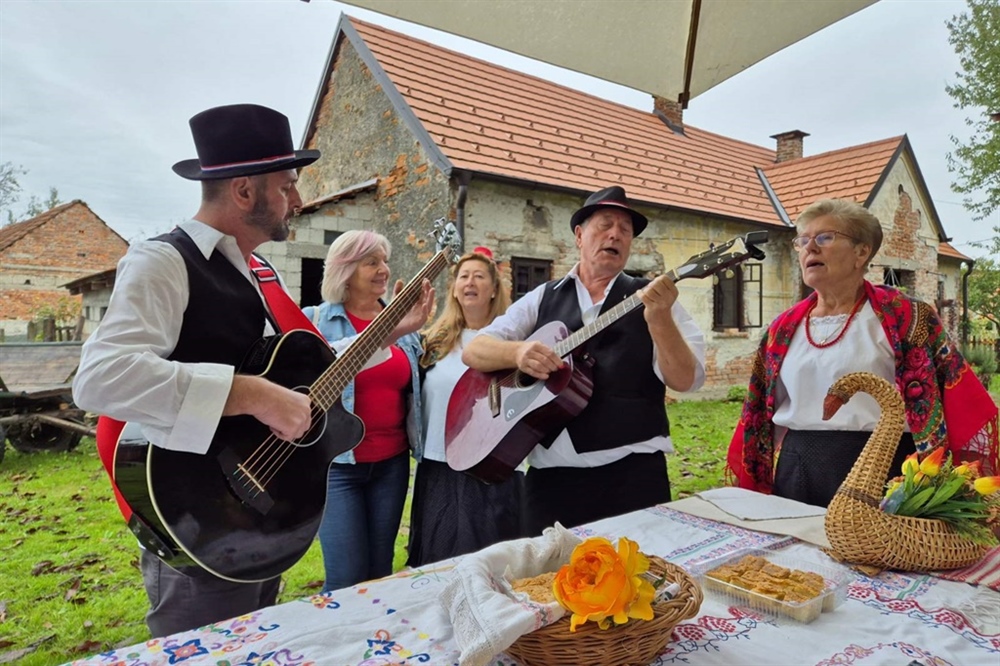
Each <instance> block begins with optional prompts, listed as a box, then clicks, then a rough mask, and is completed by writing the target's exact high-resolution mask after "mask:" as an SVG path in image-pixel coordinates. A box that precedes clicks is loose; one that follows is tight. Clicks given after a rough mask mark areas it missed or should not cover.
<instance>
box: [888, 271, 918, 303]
mask: <svg viewBox="0 0 1000 666" xmlns="http://www.w3.org/2000/svg"><path fill="white" fill-rule="evenodd" d="M882 282H884V283H885V284H887V285H889V286H890V287H896V288H897V289H899V290H900V291H901V292H903V293H904V294H910V295H911V296H912V295H913V294H914V293H915V292H916V288H917V274H916V273H915V272H914V271H904V270H901V269H897V268H892V267H891V266H886V267H885V268H883V269H882Z"/></svg>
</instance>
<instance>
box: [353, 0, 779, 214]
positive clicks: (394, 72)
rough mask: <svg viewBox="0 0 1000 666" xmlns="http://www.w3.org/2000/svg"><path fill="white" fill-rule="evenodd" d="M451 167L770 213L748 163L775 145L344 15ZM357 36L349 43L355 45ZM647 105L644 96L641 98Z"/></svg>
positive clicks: (695, 206)
mask: <svg viewBox="0 0 1000 666" xmlns="http://www.w3.org/2000/svg"><path fill="white" fill-rule="evenodd" d="M350 22H351V25H352V26H353V27H354V28H355V29H356V30H357V32H358V34H359V35H360V36H361V37H362V39H363V40H364V45H367V47H368V49H370V51H371V53H372V54H373V55H374V56H375V58H376V60H377V61H378V64H379V65H380V66H381V67H382V68H383V70H384V71H385V73H386V74H387V75H388V77H389V79H390V80H391V81H392V83H393V85H394V86H395V87H396V89H397V90H398V91H399V93H400V94H401V95H402V97H403V99H404V100H405V101H406V103H407V104H408V105H409V106H410V108H411V109H412V111H413V113H414V114H415V115H416V117H417V119H418V120H419V121H420V122H421V124H422V125H423V126H424V128H425V129H426V130H427V132H428V133H429V134H430V136H431V138H432V139H433V141H434V142H435V143H436V144H437V146H438V148H439V149H440V150H441V151H442V153H443V154H444V155H445V157H447V159H448V160H449V161H450V162H451V163H452V165H453V166H454V167H456V168H460V169H468V170H471V171H475V172H479V173H486V174H494V175H497V176H502V177H506V178H516V179H520V180H526V181H531V182H537V183H542V184H548V185H552V186H557V187H570V188H575V189H579V190H581V191H585V192H589V191H593V190H596V189H599V188H601V187H604V186H606V185H607V184H608V183H620V184H622V185H623V186H624V187H625V188H626V190H627V191H628V194H629V197H630V198H632V199H635V200H636V201H639V202H646V203H650V204H655V205H661V206H670V207H676V208H682V209H687V210H692V211H698V212H701V213H708V214H714V215H720V216H724V217H728V218H736V219H742V220H749V221H754V222H761V223H766V224H776V225H781V224H782V222H781V220H780V218H779V217H778V216H777V214H776V213H775V211H774V207H773V206H772V205H771V202H770V200H769V199H768V198H767V195H766V193H765V191H764V188H763V186H762V185H761V183H760V180H759V178H758V176H757V173H756V171H755V167H757V166H764V165H768V164H771V163H773V161H774V151H772V150H768V149H766V148H761V147H760V146H755V145H752V144H748V143H744V142H742V141H737V140H735V139H730V138H727V137H724V136H720V135H718V134H713V133H711V132H705V131H703V130H700V129H698V128H695V127H691V126H690V125H686V126H685V128H684V131H685V134H686V136H679V135H677V134H674V133H673V132H672V131H671V130H670V129H669V128H668V127H667V126H666V125H665V124H664V123H663V122H662V121H661V120H660V119H659V118H658V117H657V116H656V115H654V114H653V113H651V112H644V111H639V110H636V109H633V108H631V107H626V106H622V105H620V104H614V103H612V102H609V101H607V100H603V99H600V98H598V97H594V96H592V95H588V94H586V93H582V92H579V91H576V90H573V89H570V88H566V87H564V86H561V85H558V84H556V83H552V82H550V81H545V80H543V79H540V78H537V77H534V76H530V75H528V74H523V73H520V72H515V71H513V70H510V69H507V68H504V67H500V66H498V65H494V64H491V63H487V62H484V61H481V60H477V59H475V58H471V57H469V56H466V55H462V54H460V53H456V52H454V51H449V50H447V49H443V48H441V47H438V46H435V45H433V44H429V43H427V42H424V41H421V40H418V39H414V38H413V37H408V36H406V35H402V34H400V33H397V32H393V31H390V30H386V29H385V28H382V27H379V26H376V25H372V24H370V23H365V22H363V21H359V20H357V19H353V18H352V19H350ZM364 45H355V46H356V47H357V48H363V46H364ZM650 104H651V105H652V101H651V102H650Z"/></svg>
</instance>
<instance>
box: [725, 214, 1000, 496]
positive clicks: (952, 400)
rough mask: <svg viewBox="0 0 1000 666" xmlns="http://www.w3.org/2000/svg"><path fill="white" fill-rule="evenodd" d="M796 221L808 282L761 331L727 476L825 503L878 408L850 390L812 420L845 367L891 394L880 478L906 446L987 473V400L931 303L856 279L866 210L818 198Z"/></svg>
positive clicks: (992, 442) (866, 248) (873, 233)
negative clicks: (893, 442) (893, 424)
mask: <svg viewBox="0 0 1000 666" xmlns="http://www.w3.org/2000/svg"><path fill="white" fill-rule="evenodd" d="M796 227H797V229H798V231H799V235H798V236H796V237H795V238H794V239H793V241H792V243H793V245H794V247H795V250H796V251H797V252H798V257H799V268H800V269H801V272H802V280H803V282H805V284H806V285H807V286H809V287H811V288H812V289H813V290H814V292H813V293H812V294H810V295H809V296H808V297H807V298H805V299H804V300H802V301H801V302H799V303H797V304H796V305H794V306H793V307H791V308H790V309H788V310H786V311H785V312H784V313H782V314H781V315H779V316H778V318H777V319H775V320H774V321H773V322H772V323H771V325H770V326H769V327H768V331H767V335H766V337H765V338H764V339H763V340H762V341H761V346H760V348H759V349H758V351H757V355H756V358H755V359H754V365H753V372H752V375H751V378H750V386H749V389H748V392H747V398H746V400H745V402H744V404H743V413H742V415H741V417H740V422H739V425H738V426H737V428H736V432H735V433H734V435H733V439H732V441H731V442H730V445H729V455H728V466H727V476H728V477H729V480H730V482H732V483H734V484H735V485H739V486H741V487H743V488H749V489H751V490H758V491H761V492H771V493H774V494H775V495H780V496H782V497H788V498H791V499H795V500H799V501H801V502H806V503H808V504H814V505H817V506H827V505H828V504H829V503H830V500H831V499H833V496H834V494H835V493H836V492H837V489H838V488H839V487H840V484H841V482H842V481H843V480H844V478H845V477H846V476H847V473H848V472H849V471H850V469H851V467H852V466H853V465H854V462H855V461H856V460H857V457H858V454H859V453H860V452H861V449H862V448H864V445H865V443H866V442H867V441H868V438H869V436H870V434H871V431H872V430H873V429H874V427H875V424H876V422H877V421H878V419H879V415H880V413H881V410H880V408H879V407H878V405H877V404H876V402H875V400H874V399H873V398H872V397H871V396H869V395H867V394H861V393H859V394H857V395H855V397H854V398H852V399H851V401H850V402H848V403H847V404H846V405H845V406H844V407H842V408H841V409H840V411H838V412H837V414H836V415H835V416H834V417H833V418H832V419H830V420H829V421H823V420H822V419H821V417H822V413H823V409H822V405H823V400H824V398H825V397H826V390H827V389H828V388H829V387H830V385H831V384H832V383H833V382H834V381H835V380H837V379H838V378H840V377H841V376H843V375H845V374H847V373H850V372H857V371H866V372H871V373H874V374H876V375H878V376H880V377H883V378H885V379H886V380H888V381H890V382H892V383H894V384H895V385H896V386H897V388H899V390H900V393H901V394H902V396H903V401H904V403H905V406H906V428H905V432H904V433H903V436H902V438H901V439H900V442H899V448H898V449H897V452H896V457H895V460H894V461H893V463H892V467H891V468H890V476H896V475H898V474H899V470H900V466H901V464H902V461H903V459H904V458H905V457H906V456H907V455H909V454H911V453H913V451H914V450H917V451H920V452H921V453H923V452H929V451H931V450H933V449H935V448H937V447H939V446H947V447H948V448H949V450H950V451H951V452H952V453H953V455H954V458H955V460H961V461H973V460H979V461H980V462H981V464H982V465H983V472H984V474H986V475H992V474H997V473H998V472H997V468H998V461H997V407H996V405H995V404H994V403H993V400H992V399H991V398H990V396H989V394H988V393H987V392H986V389H985V388H983V385H982V384H981V383H980V382H979V380H978V379H977V378H976V376H975V375H974V374H973V372H972V371H971V368H970V367H969V365H968V364H967V363H966V361H965V359H964V358H962V355H961V354H960V353H959V351H958V350H957V349H956V348H955V347H954V345H953V343H952V341H951V340H949V339H948V336H947V333H946V332H945V330H944V328H943V327H942V325H941V321H940V319H938V315H937V313H936V312H935V311H934V309H933V308H932V307H931V306H930V305H928V304H927V303H924V302H921V301H918V300H916V299H913V298H910V297H908V296H907V295H905V294H903V293H902V292H900V291H899V290H898V289H895V288H893V287H888V286H885V285H874V284H872V283H870V282H868V281H867V280H866V279H865V274H866V272H867V271H868V267H869V265H870V263H871V260H872V257H874V256H875V254H876V253H877V252H878V249H879V246H880V245H881V244H882V227H881V225H880V224H879V221H878V219H877V218H876V217H875V216H874V215H872V214H871V213H870V212H868V210H867V209H865V208H864V207H862V206H860V205H858V204H856V203H854V202H851V201H845V200H838V199H824V200H821V201H817V202H816V203H814V204H812V205H811V206H809V207H808V208H806V210H805V211H803V213H802V215H801V216H800V217H799V219H798V220H797V222H796ZM779 450H780V455H778V452H779Z"/></svg>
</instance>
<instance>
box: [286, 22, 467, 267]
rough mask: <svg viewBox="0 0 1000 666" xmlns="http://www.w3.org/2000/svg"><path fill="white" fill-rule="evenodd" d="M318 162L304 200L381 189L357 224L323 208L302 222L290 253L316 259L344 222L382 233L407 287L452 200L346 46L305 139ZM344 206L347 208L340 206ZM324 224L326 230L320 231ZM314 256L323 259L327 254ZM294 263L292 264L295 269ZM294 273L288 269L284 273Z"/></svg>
mask: <svg viewBox="0 0 1000 666" xmlns="http://www.w3.org/2000/svg"><path fill="white" fill-rule="evenodd" d="M307 147H308V148H317V149H319V150H320V151H322V153H323V157H322V158H321V159H320V160H319V161H317V162H315V163H314V164H312V165H310V166H308V167H306V168H305V169H303V170H302V172H301V174H300V177H299V190H300V192H301V194H302V198H303V200H304V201H306V202H308V201H311V200H316V199H320V198H322V197H324V196H328V195H330V194H333V193H336V192H338V191H341V190H343V189H346V188H349V187H352V186H354V185H357V184H359V183H363V182H365V181H367V180H369V179H371V178H373V177H377V178H378V185H377V186H376V190H375V192H374V193H373V195H372V196H371V197H370V198H369V199H368V201H367V202H365V203H360V201H359V204H358V205H361V206H365V207H367V208H366V209H365V210H364V211H362V212H359V213H358V214H357V215H355V216H354V217H350V216H348V215H347V213H346V208H345V212H344V217H345V219H344V220H342V221H330V220H327V221H323V220H322V219H321V218H324V217H330V216H333V217H335V218H336V217H338V216H340V214H339V213H337V212H336V211H338V210H340V209H342V208H344V207H343V206H341V205H339V204H338V205H334V206H332V207H325V208H324V209H322V210H321V211H320V212H319V213H317V214H315V215H313V216H311V217H312V219H310V220H302V222H303V224H300V225H299V227H298V231H297V234H296V238H295V240H294V241H293V243H292V244H291V245H293V246H294V245H298V244H299V243H303V244H306V245H309V246H310V247H308V248H307V249H302V250H298V249H294V248H292V247H290V249H289V253H290V254H291V255H294V254H295V253H296V252H304V253H307V254H303V255H301V256H317V252H316V247H315V246H316V245H317V244H322V242H323V241H322V236H323V234H322V229H324V228H330V225H333V227H335V228H339V227H338V226H337V225H339V224H341V223H343V225H345V226H346V227H347V228H358V227H357V226H351V225H355V224H359V223H360V224H362V226H365V227H366V228H372V229H374V230H375V231H378V232H379V233H382V234H384V235H385V236H386V237H387V238H388V239H389V241H390V243H391V244H392V247H393V256H392V261H391V264H392V269H393V275H394V277H399V278H402V279H404V280H408V279H409V278H411V277H412V276H414V275H415V274H416V273H417V272H418V271H419V270H420V268H421V267H423V265H424V264H425V263H426V262H427V260H429V259H430V258H431V257H432V256H433V255H434V249H435V248H434V243H433V241H432V240H431V239H430V238H429V236H428V233H429V232H430V229H431V226H432V224H433V221H434V220H435V219H437V218H439V217H448V216H449V214H450V212H451V206H452V200H453V193H452V192H451V189H450V187H449V181H448V178H447V177H446V176H445V175H444V173H443V172H442V171H441V170H440V169H439V168H438V167H437V166H435V165H434V164H433V163H432V162H431V160H430V159H429V157H428V154H427V152H426V150H425V147H424V146H422V145H421V144H420V143H419V142H418V141H417V139H416V138H415V135H414V134H413V132H412V131H411V130H410V128H409V127H408V126H407V124H406V122H405V120H404V119H403V118H402V117H401V115H400V113H399V112H398V111H397V110H396V109H395V108H394V107H393V106H392V104H391V102H390V100H389V98H388V97H387V96H386V94H385V92H384V91H383V90H382V88H381V86H380V85H379V83H378V81H377V80H376V78H375V77H374V76H373V74H372V72H371V70H369V68H368V67H367V66H366V65H365V64H364V62H363V61H362V60H361V58H360V57H359V56H358V53H357V52H356V51H355V49H354V47H353V46H352V45H351V44H350V43H349V42H347V41H346V40H343V41H342V42H341V44H340V46H339V47H338V49H337V51H336V53H335V54H334V64H333V67H332V70H331V75H330V77H329V79H328V80H327V81H326V82H325V83H324V85H323V89H322V94H321V98H320V101H319V109H318V113H317V120H316V124H315V127H314V128H313V130H312V131H311V133H310V135H309V138H308V140H307ZM345 206H349V204H345ZM324 225H326V226H324ZM319 256H325V248H324V249H323V252H322V253H320V255H319ZM293 263H294V262H293ZM289 268H291V266H289Z"/></svg>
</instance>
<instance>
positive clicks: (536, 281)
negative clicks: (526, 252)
mask: <svg viewBox="0 0 1000 666" xmlns="http://www.w3.org/2000/svg"><path fill="white" fill-rule="evenodd" d="M510 275H511V280H512V281H513V288H512V293H511V298H512V299H513V300H515V301H516V300H517V299H519V298H521V297H522V296H524V295H525V294H527V293H528V292H529V291H531V290H532V289H534V288H535V287H537V286H538V285H540V284H545V283H546V282H548V281H549V280H551V279H552V262H551V261H547V260H545V259H525V258H524V257H511V259H510Z"/></svg>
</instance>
